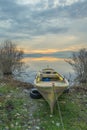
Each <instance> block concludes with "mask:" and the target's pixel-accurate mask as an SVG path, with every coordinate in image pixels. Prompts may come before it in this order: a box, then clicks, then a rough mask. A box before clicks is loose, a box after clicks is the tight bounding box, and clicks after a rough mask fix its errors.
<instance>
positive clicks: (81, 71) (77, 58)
mask: <svg viewBox="0 0 87 130" xmlns="http://www.w3.org/2000/svg"><path fill="white" fill-rule="evenodd" d="M66 62H68V63H69V64H70V65H71V66H72V67H73V69H74V71H75V73H76V76H77V77H76V79H77V81H79V83H87V50H86V49H85V48H83V49H80V50H79V51H78V52H73V54H72V57H71V58H70V59H69V60H67V61H66Z"/></svg>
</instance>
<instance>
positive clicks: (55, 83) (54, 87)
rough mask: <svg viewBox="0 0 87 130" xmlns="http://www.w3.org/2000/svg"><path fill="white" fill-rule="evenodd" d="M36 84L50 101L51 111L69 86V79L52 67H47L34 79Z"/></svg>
mask: <svg viewBox="0 0 87 130" xmlns="http://www.w3.org/2000/svg"><path fill="white" fill-rule="evenodd" d="M34 85H35V86H36V88H37V89H38V91H39V92H40V94H41V95H42V96H43V97H44V99H45V100H46V101H47V102H48V104H49V106H50V109H51V113H53V108H54V104H55V102H56V101H57V99H58V97H59V96H60V95H61V94H62V93H63V91H64V90H65V89H66V88H67V87H68V86H69V83H68V81H67V80H66V79H65V78H64V77H63V76H62V75H60V74H59V73H57V72H56V71H55V70H54V69H52V68H46V69H43V70H42V71H40V72H38V73H37V75H36V78H35V80H34Z"/></svg>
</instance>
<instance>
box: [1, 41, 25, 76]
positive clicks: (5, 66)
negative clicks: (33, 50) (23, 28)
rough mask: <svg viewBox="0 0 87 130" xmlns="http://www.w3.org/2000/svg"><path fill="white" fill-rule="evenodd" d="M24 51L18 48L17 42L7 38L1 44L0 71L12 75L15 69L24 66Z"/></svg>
mask: <svg viewBox="0 0 87 130" xmlns="http://www.w3.org/2000/svg"><path fill="white" fill-rule="evenodd" d="M22 58H23V51H22V50H20V49H18V48H17V46H16V44H14V43H13V42H12V41H10V40H6V41H4V42H3V43H1V45H0V71H1V72H2V73H3V74H4V75H11V74H12V72H13V71H14V70H15V69H20V68H21V67H22V64H23V63H22V62H21V59H22Z"/></svg>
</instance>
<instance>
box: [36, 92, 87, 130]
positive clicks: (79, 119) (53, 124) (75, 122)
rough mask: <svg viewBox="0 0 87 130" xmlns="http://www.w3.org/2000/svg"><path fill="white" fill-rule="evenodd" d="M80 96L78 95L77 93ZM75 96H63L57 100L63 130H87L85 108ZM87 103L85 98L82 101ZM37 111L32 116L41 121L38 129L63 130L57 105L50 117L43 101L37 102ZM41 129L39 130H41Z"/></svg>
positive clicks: (47, 107)
mask: <svg viewBox="0 0 87 130" xmlns="http://www.w3.org/2000/svg"><path fill="white" fill-rule="evenodd" d="M77 94H78V95H80V93H77ZM77 94H75V93H73V94H63V95H62V96H61V97H60V98H59V101H58V103H59V105H60V109H61V114H62V118H63V123H64V128H65V130H87V108H86V106H85V105H84V104H82V103H81V101H82V100H83V99H81V95H80V96H79V98H80V100H79V99H78V98H77ZM84 100H86V101H87V97H86V98H85V99H84ZM39 104H40V105H41V106H39V109H38V110H37V112H36V113H35V114H34V116H35V118H39V119H40V120H41V124H40V127H41V128H42V129H43V130H63V127H62V125H61V120H60V116H59V110H58V105H57V104H56V105H55V109H54V114H53V115H50V109H49V106H48V104H47V103H46V102H45V101H44V100H43V101H42V100H41V101H39ZM42 129H41V130H42Z"/></svg>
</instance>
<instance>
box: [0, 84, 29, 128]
mask: <svg viewBox="0 0 87 130" xmlns="http://www.w3.org/2000/svg"><path fill="white" fill-rule="evenodd" d="M0 93H2V96H1V97H0V130H26V129H27V128H28V125H26V122H27V121H28V120H29V117H28V106H25V105H26V98H27V97H26V96H23V95H22V89H21V88H16V87H12V86H9V85H5V86H3V87H0Z"/></svg>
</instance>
